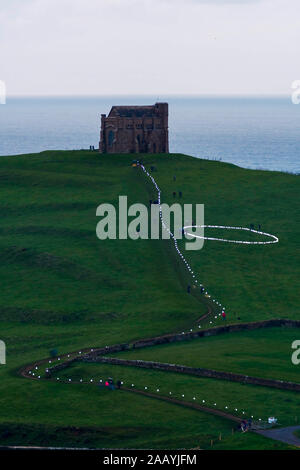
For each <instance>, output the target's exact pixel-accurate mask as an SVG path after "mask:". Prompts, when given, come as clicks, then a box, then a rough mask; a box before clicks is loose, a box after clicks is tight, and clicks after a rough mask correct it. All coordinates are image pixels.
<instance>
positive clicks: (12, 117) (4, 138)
mask: <svg viewBox="0 0 300 470" xmlns="http://www.w3.org/2000/svg"><path fill="white" fill-rule="evenodd" d="M157 101H161V102H163V101H167V102H168V103H169V130H170V153H183V154H187V155H191V156H194V157H198V158H206V159H213V160H220V161H224V162H229V163H234V164H236V165H238V166H241V167H244V168H253V169H265V170H275V171H284V172H290V173H299V170H300V164H299V161H300V105H295V104H293V103H292V101H291V97H290V96H254V95H247V96H221V95H220V96H216V95H214V96H213V95H207V96H202V95H197V96H192V95H176V96H174V95H172V96H167V95H161V96H155V95H142V96H141V95H139V96H132V95H127V96H124V95H112V96H51V97H47V96H28V97H23V96H22V97H21V96H14V97H11V96H9V97H8V98H7V102H6V105H1V106H0V156H5V155H18V154H27V153H37V152H41V151H45V150H74V149H86V148H89V146H90V145H94V146H95V148H97V147H98V145H99V134H100V117H101V114H108V113H109V111H110V109H111V107H112V106H113V105H117V104H119V105H125V104H127V105H141V104H153V103H155V102H157Z"/></svg>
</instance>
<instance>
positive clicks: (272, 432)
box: [256, 426, 300, 448]
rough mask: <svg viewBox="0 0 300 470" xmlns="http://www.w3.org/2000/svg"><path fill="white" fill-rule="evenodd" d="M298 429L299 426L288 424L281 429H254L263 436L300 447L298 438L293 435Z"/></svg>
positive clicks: (299, 428)
mask: <svg viewBox="0 0 300 470" xmlns="http://www.w3.org/2000/svg"><path fill="white" fill-rule="evenodd" d="M297 430H300V426H289V427H287V428H281V429H269V430H266V431H256V432H257V433H258V434H262V435H263V436H265V437H269V438H271V439H275V440H276V441H281V442H285V443H286V444H290V445H292V446H296V447H299V448H300V438H299V437H296V436H295V435H294V432H295V431H297Z"/></svg>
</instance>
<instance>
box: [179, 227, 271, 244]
mask: <svg viewBox="0 0 300 470" xmlns="http://www.w3.org/2000/svg"><path fill="white" fill-rule="evenodd" d="M189 228H221V229H225V230H244V231H247V232H252V233H258V234H259V235H264V236H266V237H269V238H272V239H273V240H268V241H261V242H260V241H247V240H230V239H227V238H217V237H204V236H201V235H196V234H195V233H190V232H188V231H187V230H186V229H189ZM183 230H184V233H185V234H186V235H189V236H190V237H194V238H201V239H203V240H212V241H218V242H226V243H240V244H241V243H243V244H246V245H269V244H270V243H278V242H279V238H278V237H276V236H275V235H272V234H271V233H267V232H260V231H259V230H254V229H252V228H247V227H231V226H229V225H186V226H185V227H183Z"/></svg>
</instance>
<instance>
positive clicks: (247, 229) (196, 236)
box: [139, 163, 279, 328]
mask: <svg viewBox="0 0 300 470" xmlns="http://www.w3.org/2000/svg"><path fill="white" fill-rule="evenodd" d="M139 166H140V167H141V169H142V170H143V171H144V173H146V175H147V176H148V178H149V179H150V180H151V181H152V183H153V185H154V187H155V189H156V191H157V201H158V205H159V217H160V220H161V224H162V227H163V229H164V230H166V231H167V232H168V233H169V234H170V237H171V238H172V239H173V241H174V246H175V249H176V251H177V253H178V255H179V256H180V258H181V259H182V262H183V263H184V264H185V266H186V268H187V270H188V271H189V272H190V274H191V276H192V278H193V282H194V283H195V284H197V286H198V287H200V289H201V291H202V292H203V293H205V295H207V296H208V297H210V298H211V300H212V301H213V302H214V303H215V305H217V306H218V307H219V308H220V309H221V311H222V312H224V311H225V307H224V306H223V305H222V304H221V303H220V302H218V301H217V300H216V299H215V298H213V297H212V296H211V295H210V294H209V293H208V292H207V290H206V289H205V288H204V286H203V284H201V283H200V281H198V280H197V278H196V275H195V273H194V271H193V270H192V267H191V266H190V264H189V263H188V261H187V260H186V259H185V257H184V255H183V254H182V252H181V251H180V249H179V248H178V243H177V239H176V237H175V235H174V234H173V233H172V232H171V230H170V229H169V227H168V226H167V225H166V223H165V222H164V220H163V216H162V208H161V190H160V188H159V186H158V184H157V183H156V181H155V179H154V178H153V176H152V175H151V174H150V173H149V172H148V171H147V170H146V168H145V166H144V165H143V164H142V163H140V164H139ZM196 227H200V228H219V229H220V228H221V229H227V230H229V229H233V230H244V231H248V232H252V233H257V234H259V235H264V236H266V237H269V238H272V240H268V241H246V240H229V239H226V238H216V237H204V236H200V235H196V234H194V233H190V232H187V230H186V229H190V228H196ZM183 230H184V233H185V234H187V235H189V236H191V237H195V238H202V239H204V240H212V241H221V242H226V243H238V244H245V245H268V244H270V243H278V241H279V239H278V238H277V237H276V236H275V235H271V234H270V233H265V232H260V231H258V230H254V229H250V228H246V227H230V226H227V225H187V226H185V227H183ZM220 315H221V313H219V316H220ZM210 323H213V322H212V321H210ZM199 328H200V326H199Z"/></svg>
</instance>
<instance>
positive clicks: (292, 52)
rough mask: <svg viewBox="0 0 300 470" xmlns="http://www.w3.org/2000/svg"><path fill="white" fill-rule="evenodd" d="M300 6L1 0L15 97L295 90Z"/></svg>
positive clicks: (201, 0) (273, 0) (246, 1)
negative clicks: (20, 95)
mask: <svg viewBox="0 0 300 470" xmlns="http://www.w3.org/2000/svg"><path fill="white" fill-rule="evenodd" d="M299 44H300V1H299V0H2V1H1V6H0V51H1V53H0V80H5V82H6V85H7V91H8V94H11V95H12V94H55V95H56V94H80V95H84V94H159V95H163V94H171V93H179V94H187V93H190V94H202V93H214V94H223V93H224V94H236V93H258V94H260V93H271V94H273V93H289V92H290V86H291V82H292V81H293V80H296V79H300V66H299V62H300V61H299Z"/></svg>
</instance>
